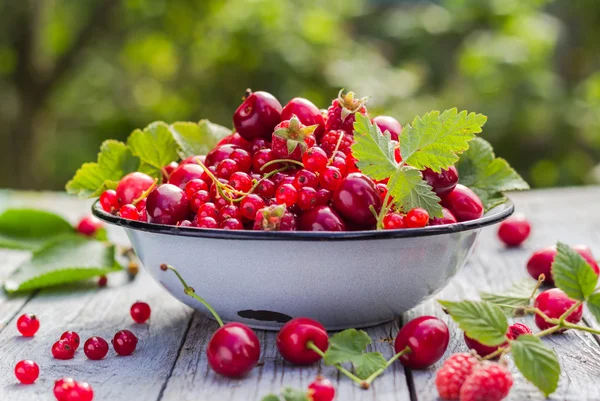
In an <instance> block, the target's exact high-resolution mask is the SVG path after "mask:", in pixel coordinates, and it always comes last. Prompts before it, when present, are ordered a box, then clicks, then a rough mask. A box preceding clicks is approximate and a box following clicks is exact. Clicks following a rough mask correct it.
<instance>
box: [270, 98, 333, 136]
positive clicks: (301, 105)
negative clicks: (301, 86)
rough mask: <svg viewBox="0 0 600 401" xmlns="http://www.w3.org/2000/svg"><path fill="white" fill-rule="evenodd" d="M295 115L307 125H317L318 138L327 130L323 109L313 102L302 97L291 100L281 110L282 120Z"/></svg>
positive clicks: (316, 133) (315, 133)
mask: <svg viewBox="0 0 600 401" xmlns="http://www.w3.org/2000/svg"><path fill="white" fill-rule="evenodd" d="M294 115H295V116H296V117H298V120H300V122H301V123H302V124H304V125H306V126H307V127H308V126H311V125H317V126H318V127H317V129H315V132H314V136H315V138H316V139H317V140H319V139H320V138H321V136H322V135H323V132H324V131H325V120H323V115H322V114H321V111H320V110H319V108H318V107H317V106H315V105H314V104H313V102H311V101H310V100H308V99H304V98H301V97H295V98H293V99H292V100H290V101H289V102H288V103H287V104H286V105H285V107H284V108H283V110H282V111H281V120H282V121H283V120H289V119H290V118H292V116H294Z"/></svg>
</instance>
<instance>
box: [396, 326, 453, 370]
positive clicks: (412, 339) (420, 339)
mask: <svg viewBox="0 0 600 401" xmlns="http://www.w3.org/2000/svg"><path fill="white" fill-rule="evenodd" d="M449 341H450V332H449V331H448V326H446V323H444V322H443V321H441V320H440V319H438V318H437V317H434V316H421V317H418V318H416V319H413V320H411V321H410V322H408V323H407V324H405V325H404V326H402V328H401V329H400V331H399V332H398V335H397V336H396V340H395V341H394V349H395V350H396V353H398V352H401V351H402V350H404V349H405V348H406V347H408V348H409V349H410V352H408V353H406V354H404V355H402V356H401V357H400V359H399V360H400V362H402V364H403V365H404V366H407V367H409V368H411V369H424V368H426V367H428V366H431V365H433V364H434V363H436V362H437V361H438V360H439V359H440V358H441V357H442V355H444V352H446V348H448V342H449Z"/></svg>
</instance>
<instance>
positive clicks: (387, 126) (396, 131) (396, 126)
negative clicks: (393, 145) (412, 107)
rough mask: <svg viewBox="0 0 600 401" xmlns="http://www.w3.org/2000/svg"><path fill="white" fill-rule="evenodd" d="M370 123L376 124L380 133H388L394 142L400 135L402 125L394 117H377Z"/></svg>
mask: <svg viewBox="0 0 600 401" xmlns="http://www.w3.org/2000/svg"><path fill="white" fill-rule="evenodd" d="M372 122H373V123H374V124H377V126H378V127H379V129H380V130H381V132H382V133H385V131H387V132H389V133H390V137H391V138H392V140H394V141H397V140H398V138H399V137H400V134H402V125H400V123H399V122H398V120H396V119H395V118H394V117H390V116H377V117H375V118H373V120H372Z"/></svg>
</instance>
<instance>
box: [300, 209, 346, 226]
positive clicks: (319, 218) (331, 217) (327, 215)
mask: <svg viewBox="0 0 600 401" xmlns="http://www.w3.org/2000/svg"><path fill="white" fill-rule="evenodd" d="M298 227H299V229H300V230H301V231H346V223H345V222H344V220H343V219H342V218H341V217H340V215H339V214H337V212H335V211H334V210H333V209H332V208H330V207H329V206H317V207H315V208H312V209H310V210H307V211H306V212H304V213H302V216H300V219H299V221H298Z"/></svg>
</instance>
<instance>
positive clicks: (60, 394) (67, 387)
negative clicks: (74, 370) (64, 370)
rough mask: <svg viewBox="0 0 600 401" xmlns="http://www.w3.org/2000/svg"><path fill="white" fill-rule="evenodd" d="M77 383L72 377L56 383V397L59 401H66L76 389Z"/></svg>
mask: <svg viewBox="0 0 600 401" xmlns="http://www.w3.org/2000/svg"><path fill="white" fill-rule="evenodd" d="M75 385H76V382H75V380H73V379H71V378H70V377H63V378H62V379H58V380H57V381H55V382H54V397H56V399H57V400H58V401H66V400H67V394H68V393H70V391H71V390H72V389H74V388H75Z"/></svg>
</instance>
